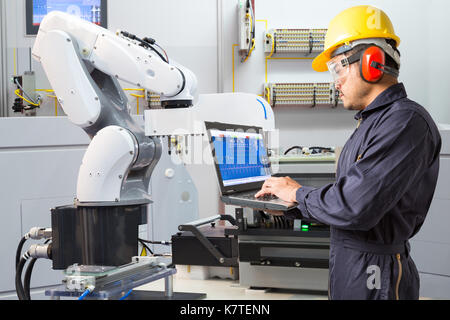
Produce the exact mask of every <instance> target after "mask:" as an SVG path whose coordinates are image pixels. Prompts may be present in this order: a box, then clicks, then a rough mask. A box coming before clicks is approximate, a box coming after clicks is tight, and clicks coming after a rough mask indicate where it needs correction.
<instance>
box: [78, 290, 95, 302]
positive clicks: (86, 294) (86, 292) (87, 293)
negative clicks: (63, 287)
mask: <svg viewBox="0 0 450 320" xmlns="http://www.w3.org/2000/svg"><path fill="white" fill-rule="evenodd" d="M92 291H93V289H92V290H91V289H90V288H87V289H86V291H84V292H83V294H82V295H81V296H80V297H79V298H78V300H83V299H84V298H86V296H88V295H89V294H90V293H91V292H92Z"/></svg>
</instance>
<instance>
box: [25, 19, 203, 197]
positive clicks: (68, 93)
mask: <svg viewBox="0 0 450 320" xmlns="http://www.w3.org/2000/svg"><path fill="white" fill-rule="evenodd" d="M149 47H151V45H150V43H147V44H146V43H142V40H140V39H138V38H136V37H135V36H130V35H129V34H128V33H126V32H118V33H117V34H115V33H112V32H110V31H108V30H106V29H104V28H102V27H99V26H97V25H95V24H92V23H90V22H87V21H84V20H82V19H80V18H78V17H75V16H72V15H69V14H66V13H63V12H56V11H55V12H52V13H50V14H48V15H47V16H46V17H45V18H44V20H43V21H42V23H41V26H40V29H39V33H38V35H37V38H36V42H35V45H34V47H33V52H32V53H33V57H34V58H35V59H36V60H38V61H39V62H40V63H41V64H42V67H43V69H44V71H45V73H46V75H47V78H48V80H49V82H50V84H51V86H52V88H53V89H54V91H55V94H56V96H57V97H58V101H59V102H60V104H61V106H62V108H63V109H64V111H65V113H66V114H67V116H68V118H69V119H70V120H71V121H72V122H73V123H74V124H76V125H78V126H80V127H82V128H83V129H84V130H85V131H86V133H87V134H88V135H89V136H90V137H91V138H92V142H91V144H90V145H89V147H88V150H87V152H86V154H85V156H84V158H83V163H82V165H81V167H80V171H79V175H78V183H77V199H78V202H79V203H80V204H86V203H88V204H92V203H97V204H98V203H104V202H106V203H111V202H112V203H118V202H119V203H123V202H125V203H129V202H133V203H136V202H141V201H147V202H148V200H147V199H146V198H148V195H147V189H148V183H149V180H150V175H151V172H152V170H153V168H154V166H155V165H156V163H157V161H158V160H159V157H160V154H161V144H160V140H159V139H157V138H154V137H147V136H146V135H145V132H144V130H143V128H142V127H141V126H139V125H138V124H137V123H135V121H134V120H133V118H132V117H131V115H130V112H129V109H128V104H127V98H126V96H125V94H124V93H123V90H122V88H121V87H120V85H119V82H118V80H122V81H124V82H127V83H130V84H132V85H135V86H137V87H141V88H145V89H147V90H151V91H153V92H156V93H159V94H161V101H163V103H164V106H165V107H168V108H170V107H172V108H173V107H176V108H180V107H190V106H192V105H193V103H194V101H193V100H194V99H195V96H196V86H197V81H196V78H195V75H193V73H192V72H191V71H189V70H187V69H186V68H184V67H182V66H179V65H177V64H176V63H173V62H172V64H169V63H167V62H166V61H164V60H163V59H161V58H160V57H159V56H158V55H157V54H155V53H154V52H153V51H151V50H149Z"/></svg>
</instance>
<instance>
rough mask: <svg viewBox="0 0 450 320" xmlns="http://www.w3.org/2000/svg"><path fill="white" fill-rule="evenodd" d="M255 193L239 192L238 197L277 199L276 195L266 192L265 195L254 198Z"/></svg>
mask: <svg viewBox="0 0 450 320" xmlns="http://www.w3.org/2000/svg"><path fill="white" fill-rule="evenodd" d="M255 194H256V192H252V193H246V194H240V195H239V198H244V199H250V200H265V201H266V200H276V199H278V197H277V196H275V195H273V194H266V195H264V196H262V197H259V198H255Z"/></svg>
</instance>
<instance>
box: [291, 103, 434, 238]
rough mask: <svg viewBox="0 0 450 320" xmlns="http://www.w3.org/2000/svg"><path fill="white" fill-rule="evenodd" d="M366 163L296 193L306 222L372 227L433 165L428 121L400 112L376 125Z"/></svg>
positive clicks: (409, 112)
mask: <svg viewBox="0 0 450 320" xmlns="http://www.w3.org/2000/svg"><path fill="white" fill-rule="evenodd" d="M366 141H367V145H366V147H365V149H364V150H363V154H362V158H361V159H360V160H359V161H357V162H355V163H353V164H352V165H351V166H350V167H349V169H348V171H347V173H346V174H345V175H343V176H341V177H340V178H339V179H338V180H337V181H336V182H335V183H334V184H329V185H326V186H324V187H322V188H318V189H317V188H311V187H302V188H300V189H299V190H298V191H297V194H296V196H297V202H298V204H299V205H298V207H297V208H298V209H299V210H300V211H301V214H302V216H303V217H305V218H312V219H315V220H318V221H320V222H321V223H324V224H327V225H330V226H334V227H336V228H340V229H347V230H362V231H367V230H370V229H371V228H373V227H374V226H375V225H376V224H377V223H378V222H379V221H380V220H381V219H382V218H383V216H384V214H385V213H386V212H387V211H389V210H390V209H391V208H392V207H393V206H395V204H397V203H398V201H399V200H400V199H401V197H402V196H403V194H404V193H405V191H406V190H408V189H409V188H414V185H413V183H414V181H415V180H416V178H417V177H418V176H420V175H421V173H422V172H423V171H424V169H426V168H427V167H428V166H429V163H430V161H431V159H432V157H433V155H434V149H435V146H434V143H433V139H432V135H431V132H430V129H429V127H428V124H427V122H426V121H425V120H424V119H423V118H422V116H421V115H419V114H418V113H416V112H414V111H410V110H397V111H394V112H392V113H391V114H389V115H386V116H385V117H384V119H382V121H380V122H379V123H377V124H375V125H374V127H373V128H372V129H371V130H370V132H369V133H368V137H367V140H366Z"/></svg>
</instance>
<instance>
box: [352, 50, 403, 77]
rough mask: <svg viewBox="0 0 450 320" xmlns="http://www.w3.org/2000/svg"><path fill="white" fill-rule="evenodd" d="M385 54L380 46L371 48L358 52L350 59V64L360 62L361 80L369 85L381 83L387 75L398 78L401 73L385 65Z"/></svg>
mask: <svg viewBox="0 0 450 320" xmlns="http://www.w3.org/2000/svg"><path fill="white" fill-rule="evenodd" d="M385 59H386V56H385V53H384V51H383V49H381V48H380V47H378V46H375V45H373V46H370V47H368V48H366V49H365V50H362V51H361V52H357V53H355V54H354V55H352V56H351V57H349V58H348V62H349V64H352V63H354V62H357V61H360V64H359V72H360V74H361V78H362V79H363V80H364V81H366V82H368V83H377V82H379V81H380V80H381V79H382V78H383V75H384V74H385V73H387V74H390V75H392V76H394V77H398V75H399V72H398V70H396V69H395V68H391V67H388V66H386V65H385Z"/></svg>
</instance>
